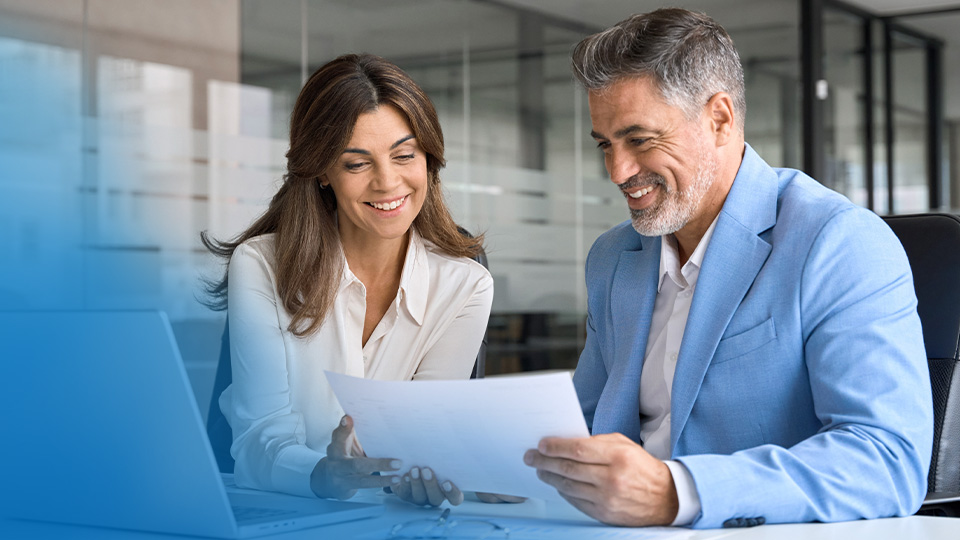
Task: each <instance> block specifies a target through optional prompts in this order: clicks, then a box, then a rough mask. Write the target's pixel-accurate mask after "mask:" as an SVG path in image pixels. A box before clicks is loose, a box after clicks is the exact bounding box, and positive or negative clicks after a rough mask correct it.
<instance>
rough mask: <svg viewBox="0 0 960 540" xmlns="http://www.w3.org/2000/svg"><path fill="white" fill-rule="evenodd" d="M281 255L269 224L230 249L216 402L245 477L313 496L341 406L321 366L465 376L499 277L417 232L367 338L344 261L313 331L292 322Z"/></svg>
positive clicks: (362, 293) (358, 293) (243, 482)
mask: <svg viewBox="0 0 960 540" xmlns="http://www.w3.org/2000/svg"><path fill="white" fill-rule="evenodd" d="M274 265H275V262H274V237H273V235H272V234H267V235H263V236H258V237H256V238H252V239H250V240H248V241H247V242H244V243H243V244H241V245H240V246H238V247H237V249H236V251H234V254H233V257H232V258H231V259H230V269H229V281H228V283H229V287H228V292H227V300H228V305H229V314H230V317H229V320H230V354H231V360H232V367H233V383H232V384H231V385H230V386H229V387H227V389H226V390H225V391H224V392H223V394H222V395H221V396H220V409H221V410H222V411H223V414H224V415H225V416H226V418H227V421H228V422H229V423H230V427H231V428H232V429H233V445H232V446H231V448H230V453H231V454H232V455H233V457H234V459H235V460H236V468H235V471H234V475H235V480H236V483H237V485H238V486H241V487H250V488H256V489H263V490H269V491H280V492H285V493H292V494H296V495H302V496H307V497H312V496H314V494H313V491H312V490H311V489H310V473H311V472H312V471H313V468H314V467H315V466H316V464H317V462H318V461H319V460H320V459H321V458H323V457H324V455H325V453H326V448H327V445H328V444H329V443H330V434H331V432H332V431H333V429H334V428H335V427H336V426H337V424H338V423H339V421H340V418H341V417H342V416H343V410H342V409H341V408H340V405H339V404H338V403H337V399H336V397H335V396H334V394H333V391H332V390H331V388H330V385H329V384H328V383H327V379H326V377H325V376H324V374H323V371H324V370H330V371H336V372H339V373H345V374H347V375H353V376H356V377H366V378H369V379H381V380H411V379H465V378H467V377H469V376H470V372H471V370H472V368H473V364H474V362H475V360H476V356H477V351H478V350H479V348H480V341H481V339H482V338H483V334H484V331H485V330H486V327H487V321H488V318H489V315H490V305H491V303H492V301H493V279H492V278H491V277H490V273H489V272H488V271H487V269H486V268H484V267H483V266H481V265H480V264H478V263H477V262H475V261H473V260H470V259H466V258H458V257H451V256H449V255H446V254H443V253H442V252H440V250H439V249H438V248H437V247H436V246H435V245H433V244H432V243H430V242H428V241H426V240H424V239H422V238H421V237H420V236H419V235H418V234H417V233H416V232H415V231H414V232H412V233H411V235H410V244H409V246H408V248H407V255H406V258H405V260H404V263H403V273H402V275H401V278H400V289H399V290H398V292H397V297H396V299H395V300H394V302H393V307H392V308H388V309H387V312H386V314H385V315H384V316H383V319H381V321H380V323H379V324H378V325H377V326H376V328H375V329H374V330H373V334H371V336H370V338H369V339H368V340H367V344H366V345H364V346H361V341H362V332H363V322H364V315H365V312H366V290H365V288H364V286H363V283H361V282H360V280H359V279H357V277H356V276H355V275H354V274H353V273H352V272H351V271H350V268H349V267H348V266H347V263H346V259H344V262H343V277H342V278H341V280H340V285H339V289H338V291H337V296H336V299H335V301H334V305H333V307H332V308H331V311H330V312H329V313H328V314H327V317H326V319H325V320H324V321H323V324H322V325H321V326H320V329H319V330H318V331H317V333H316V334H313V335H311V336H308V337H305V338H299V337H296V336H294V335H293V334H292V333H291V332H290V331H289V330H287V327H288V326H289V324H290V320H291V315H290V314H289V313H287V311H286V309H284V307H283V304H282V302H281V301H280V300H279V295H278V294H277V287H276V273H275V269H274ZM384 457H389V456H384Z"/></svg>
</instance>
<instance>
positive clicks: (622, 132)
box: [590, 124, 650, 141]
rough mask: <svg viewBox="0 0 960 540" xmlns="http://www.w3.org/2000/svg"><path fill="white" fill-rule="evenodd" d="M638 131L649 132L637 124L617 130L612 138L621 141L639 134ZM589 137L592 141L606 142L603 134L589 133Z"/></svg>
mask: <svg viewBox="0 0 960 540" xmlns="http://www.w3.org/2000/svg"><path fill="white" fill-rule="evenodd" d="M640 131H650V130H648V129H647V128H645V127H643V126H641V125H639V124H633V125H632V126H627V127H625V128H620V129H618V130H617V131H616V132H614V134H613V138H614V139H622V138H624V137H628V136H630V135H633V134H635V133H638V132H640ZM590 136H591V137H593V138H594V139H596V140H598V141H600V140H604V141H605V140H607V137H606V136H604V135H603V134H600V133H597V132H596V131H591V132H590Z"/></svg>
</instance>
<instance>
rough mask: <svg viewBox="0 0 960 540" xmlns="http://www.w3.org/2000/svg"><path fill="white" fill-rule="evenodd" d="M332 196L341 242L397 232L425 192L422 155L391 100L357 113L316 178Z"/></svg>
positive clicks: (410, 221) (406, 224)
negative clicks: (346, 137) (340, 147)
mask: <svg viewBox="0 0 960 540" xmlns="http://www.w3.org/2000/svg"><path fill="white" fill-rule="evenodd" d="M321 181H322V182H323V183H324V184H329V187H330V188H332V189H333V193H334V195H335V196H336V198H337V212H338V220H339V227H340V237H341V240H342V241H343V242H345V243H353V242H360V243H361V244H360V245H362V243H366V242H369V241H379V240H392V239H398V238H403V237H404V236H405V235H406V233H407V231H408V230H410V225H411V224H413V220H414V218H416V217H417V214H419V213H420V208H422V207H423V201H424V199H425V198H426V196H427V156H426V154H424V153H423V150H421V149H420V145H419V144H417V140H416V139H415V138H414V136H413V130H412V129H410V124H409V122H407V119H406V117H404V115H403V114H402V113H400V111H399V110H397V109H396V108H395V107H394V106H392V105H387V104H384V105H381V106H380V107H379V108H377V110H375V111H373V112H369V113H364V114H361V115H360V117H359V118H357V123H356V125H355V126H354V128H353V136H351V137H350V141H349V142H348V143H347V148H346V149H345V150H344V151H343V154H341V155H340V157H339V159H338V160H337V161H336V163H334V165H333V167H331V169H330V170H329V171H328V172H327V174H326V175H324V177H323V178H322V179H321Z"/></svg>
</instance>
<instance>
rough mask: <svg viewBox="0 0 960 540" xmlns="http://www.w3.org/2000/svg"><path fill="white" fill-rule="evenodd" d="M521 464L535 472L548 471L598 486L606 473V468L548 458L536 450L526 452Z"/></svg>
mask: <svg viewBox="0 0 960 540" xmlns="http://www.w3.org/2000/svg"><path fill="white" fill-rule="evenodd" d="M523 462H524V463H526V464H527V465H529V466H531V467H534V468H536V469H537V471H548V472H551V473H553V474H555V475H559V476H563V477H566V478H569V479H571V480H575V481H578V482H586V483H589V484H594V485H596V484H598V483H599V482H600V481H601V479H602V478H603V475H604V474H605V473H606V466H604V465H592V464H588V463H581V462H579V461H575V460H572V459H565V458H556V457H548V456H545V455H543V454H541V453H540V452H539V451H537V450H527V452H526V453H525V454H524V455H523Z"/></svg>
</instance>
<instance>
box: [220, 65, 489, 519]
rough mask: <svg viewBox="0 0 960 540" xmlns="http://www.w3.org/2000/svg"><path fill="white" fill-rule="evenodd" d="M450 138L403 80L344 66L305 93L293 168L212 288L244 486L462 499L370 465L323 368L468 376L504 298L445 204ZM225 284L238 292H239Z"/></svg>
mask: <svg viewBox="0 0 960 540" xmlns="http://www.w3.org/2000/svg"><path fill="white" fill-rule="evenodd" d="M443 165H444V158H443V134H442V132H441V130H440V122H439V120H438V118H437V113H436V111H435V110H434V107H433V104H432V103H431V102H430V100H429V98H428V97H427V96H426V94H425V93H424V92H423V90H421V89H420V87H419V86H417V84H416V83H414V82H413V80H411V79H410V77H409V76H407V74H405V73H404V72H403V71H401V70H400V69H399V68H398V67H397V66H395V65H394V64H392V63H390V62H388V61H386V60H384V59H383V58H380V57H377V56H372V55H346V56H341V57H339V58H337V59H335V60H333V61H331V62H329V63H328V64H326V65H324V66H323V67H321V68H320V69H319V70H317V71H316V72H315V73H314V74H313V75H312V76H311V77H310V79H309V80H307V82H306V84H305V85H304V87H303V90H302V91H301V92H300V95H299V97H298V98H297V102H296V104H295V105H294V109H293V115H292V117H291V120H290V150H289V152H287V174H286V176H285V178H284V182H283V184H282V185H281V187H280V189H279V191H278V192H277V194H276V195H275V196H274V197H273V200H272V201H271V202H270V206H269V208H268V209H267V211H266V213H264V215H263V216H261V217H260V218H259V219H258V220H257V221H256V222H255V223H254V224H253V225H252V226H251V227H250V228H249V229H247V230H246V231H245V232H243V233H242V234H241V235H240V236H239V237H238V238H237V239H236V241H233V242H218V241H216V240H213V239H211V238H210V237H208V236H206V234H204V235H202V236H203V241H204V243H205V245H206V246H207V247H208V248H209V249H210V250H211V251H212V252H213V253H215V254H217V255H219V256H221V257H223V258H226V259H228V260H229V266H228V269H227V273H226V275H225V276H224V278H223V280H222V281H220V282H219V283H215V284H214V286H213V287H212V288H211V293H212V294H213V296H214V299H215V300H216V301H218V302H219V305H220V306H221V307H226V306H229V321H230V323H229V324H230V336H231V340H230V349H231V358H232V367H233V383H232V384H231V385H230V386H229V387H228V388H227V389H226V390H225V391H224V392H223V394H222V395H221V396H220V408H221V409H222V410H223V413H224V415H225V416H226V418H227V420H228V421H229V423H230V427H231V428H232V429H233V434H234V440H233V445H232V447H231V454H232V455H233V456H234V458H235V459H236V466H235V478H236V482H237V484H238V485H240V486H246V487H253V488H258V489H265V490H271V491H282V492H288V493H294V494H300V495H307V496H310V495H317V496H321V497H337V498H347V497H350V496H352V495H353V493H354V492H355V491H356V489H358V488H364V487H391V488H392V489H393V491H394V492H396V493H398V494H399V495H400V496H401V497H403V498H404V499H407V500H410V501H412V502H415V503H418V504H434V505H437V504H440V503H441V502H443V500H444V499H447V500H450V501H451V502H452V503H454V504H458V503H459V502H460V501H461V500H462V499H463V495H462V494H461V493H460V491H459V490H458V489H457V487H456V486H453V485H452V484H451V483H450V482H446V481H443V480H442V479H438V478H436V475H435V474H433V471H431V470H429V469H426V468H424V469H422V470H421V469H418V468H414V469H412V470H411V471H410V472H409V473H407V474H406V475H404V477H403V479H401V478H400V477H398V476H396V475H389V474H384V475H379V476H378V475H372V474H371V473H373V472H377V471H381V472H387V471H396V470H397V467H396V463H392V460H390V459H373V458H367V457H366V456H364V454H363V451H362V450H361V449H360V447H359V445H358V444H357V442H356V438H355V437H354V435H353V424H352V421H351V420H350V418H349V417H345V416H342V415H343V411H342V409H341V408H340V406H339V404H338V403H337V400H336V398H335V396H334V395H333V392H332V390H331V389H330V386H329V384H328V383H327V380H326V377H325V376H324V374H323V371H324V370H331V371H336V372H339V373H345V374H348V375H354V376H358V377H367V378H371V379H389V380H411V379H454V378H467V377H469V375H470V372H471V369H472V367H473V364H474V361H475V358H476V355H477V351H478V350H479V347H480V341H481V339H482V337H483V333H484V330H485V328H486V325H487V320H488V317H489V314H490V304H491V302H492V299H493V280H492V278H491V277H490V274H489V272H487V270H486V269H485V268H484V267H483V266H481V265H480V264H478V263H476V262H475V261H473V260H471V259H470V258H469V257H471V256H473V255H476V254H477V253H478V252H479V251H480V249H481V241H482V238H468V237H465V236H463V235H462V234H460V232H459V231H458V230H457V226H456V224H455V223H454V222H453V219H452V218H451V217H450V213H449V211H448V210H447V208H446V205H445V204H444V201H443V194H442V192H441V188H440V176H439V171H440V168H441V167H442V166H443ZM228 283H229V286H228Z"/></svg>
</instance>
